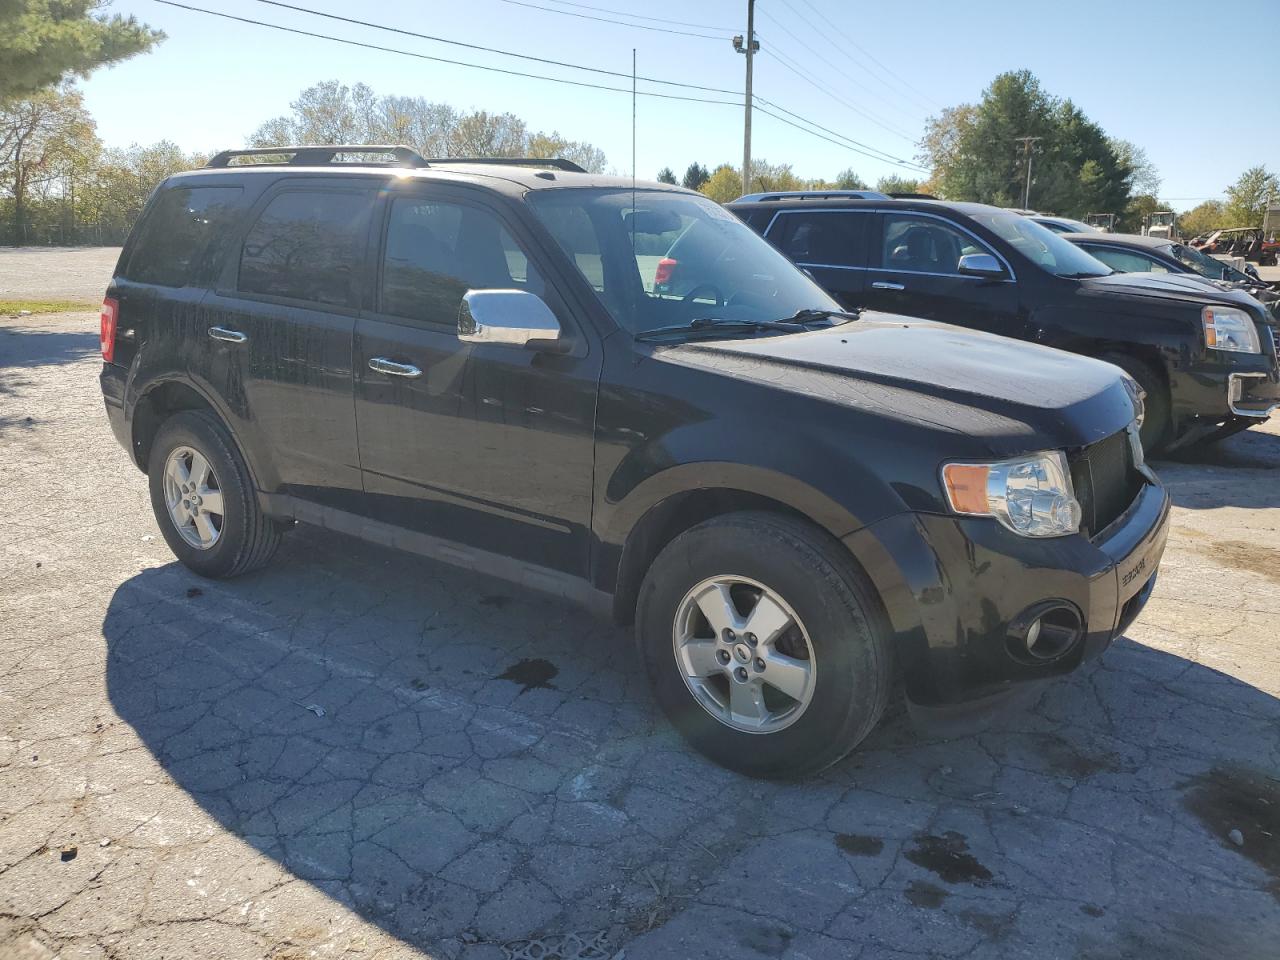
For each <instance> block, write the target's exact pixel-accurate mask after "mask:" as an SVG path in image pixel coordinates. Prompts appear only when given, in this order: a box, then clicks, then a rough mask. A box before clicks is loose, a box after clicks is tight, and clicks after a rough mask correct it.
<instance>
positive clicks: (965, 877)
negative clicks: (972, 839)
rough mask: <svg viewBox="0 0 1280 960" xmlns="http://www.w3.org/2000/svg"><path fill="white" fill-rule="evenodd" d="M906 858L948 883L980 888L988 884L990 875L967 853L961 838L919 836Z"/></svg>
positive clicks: (950, 833) (950, 834)
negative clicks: (965, 884)
mask: <svg viewBox="0 0 1280 960" xmlns="http://www.w3.org/2000/svg"><path fill="white" fill-rule="evenodd" d="M906 858H907V859H908V860H910V861H911V862H912V863H914V864H915V865H916V866H917V867H924V868H925V869H926V870H928V871H930V872H932V873H936V874H937V875H938V876H939V877H941V878H942V879H943V880H945V881H946V882H947V883H972V884H975V885H977V886H983V885H985V884H988V883H990V882H991V878H992V877H991V871H990V870H988V869H987V868H986V867H984V866H983V865H982V864H981V863H979V862H978V860H977V858H976V857H974V855H973V854H971V853H970V852H969V841H968V839H967V838H966V837H965V836H964V834H961V833H956V832H955V831H954V830H948V831H947V832H946V833H944V834H943V835H942V836H940V837H939V836H936V835H934V834H931V833H918V834H916V836H915V840H914V841H913V846H912V847H911V848H910V849H908V850H907V852H906Z"/></svg>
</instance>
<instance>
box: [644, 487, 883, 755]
mask: <svg viewBox="0 0 1280 960" xmlns="http://www.w3.org/2000/svg"><path fill="white" fill-rule="evenodd" d="M694 597H701V598H703V602H698V601H696V600H694V599H693V598H694ZM726 598H727V600H726ZM726 603H727V604H728V605H727V606H725V604H726ZM708 607H710V608H711V609H712V611H713V616H717V617H719V616H720V614H721V613H722V612H723V614H724V617H723V618H722V619H721V621H720V622H721V623H733V624H734V627H733V629H731V630H729V631H728V636H729V638H730V639H729V640H728V641H725V640H724V634H725V631H724V630H723V629H721V630H717V629H716V627H715V626H714V625H713V621H712V617H709V616H706V615H705V614H704V613H703V610H704V609H707V608H708ZM757 614H759V615H758V616H757ZM753 623H754V624H761V625H764V624H766V623H772V624H775V625H777V624H785V626H784V627H782V628H781V629H779V630H777V631H770V633H771V634H773V635H774V636H773V637H772V638H768V637H765V636H760V637H755V636H754V635H753V634H752V633H751V632H750V629H751V626H752V624H753ZM757 629H760V628H759V627H757ZM761 632H762V633H764V630H761ZM888 637H889V631H888V627H887V624H886V623H885V622H884V617H883V614H882V613H881V612H880V606H879V602H878V598H877V596H876V593H875V589H874V587H873V586H872V585H871V583H870V582H869V581H868V580H867V578H866V576H865V574H863V573H862V571H861V570H860V569H859V568H858V567H857V566H856V564H854V562H853V561H852V558H851V557H849V556H848V554H847V553H846V552H845V550H844V548H843V547H842V546H841V545H840V544H838V543H836V542H835V541H833V540H832V539H831V538H830V537H829V536H827V534H826V533H825V532H823V531H821V530H819V529H817V528H816V527H814V526H812V525H811V524H809V523H807V522H805V521H802V520H797V519H793V518H791V517H786V516H782V515H779V514H772V513H755V512H751V513H747V512H744V513H735V514H729V515H727V516H723V517H717V518H714V519H711V520H708V521H706V522H704V523H701V524H698V525H697V526H695V527H693V528H691V529H690V530H687V531H686V532H684V533H682V534H681V535H680V536H678V537H677V538H676V539H675V540H673V541H672V542H671V543H670V544H668V545H667V546H666V547H665V548H664V549H663V550H662V552H661V553H660V554H659V555H658V557H657V558H656V559H655V560H654V562H653V565H652V566H651V567H650V568H649V572H648V574H647V575H646V576H645V579H644V583H643V584H642V585H641V587H640V596H639V600H638V604H637V611H636V641H637V643H638V645H639V647H640V653H641V656H642V658H643V660H644V663H645V667H646V669H647V672H648V674H649V679H650V682H651V683H652V685H653V690H654V695H655V697H656V699H657V700H658V703H659V704H660V705H661V706H662V709H663V710H664V712H665V713H666V714H667V716H668V717H669V718H670V720H671V722H672V723H673V724H674V725H675V727H676V728H677V729H678V730H679V731H680V733H681V734H682V735H683V736H684V737H685V738H686V739H687V740H688V741H689V743H690V744H692V745H693V746H694V747H695V748H696V749H698V750H699V751H701V752H702V753H704V754H706V755H707V756H708V757H710V758H711V759H712V760H714V761H716V762H717V763H719V764H721V765H722V766H725V767H728V768H730V769H732V770H736V771H738V772H739V773H744V774H746V775H748V776H753V777H764V778H770V779H775V778H776V779H781V778H794V777H802V776H807V775H810V774H813V773H816V772H818V771H819V770H822V769H824V768H825V767H828V766H830V765H831V764H833V763H835V762H836V761H838V760H840V759H841V758H842V757H844V756H845V755H846V754H848V753H849V752H850V751H851V750H853V749H854V748H855V747H856V746H857V745H858V744H859V743H861V742H862V740H863V739H865V738H866V736H867V735H868V734H869V733H870V732H871V731H872V730H873V729H874V728H875V726H876V724H877V723H878V722H879V720H880V717H881V715H882V714H883V713H884V709H885V703H886V701H887V700H888V698H889V694H890V691H891V689H892V665H891V652H890V651H891V648H890V644H889V640H888ZM702 638H710V639H702ZM707 643H712V644H715V646H714V647H706V646H704V645H705V644H707ZM748 644H750V646H748ZM691 650H699V651H701V652H700V653H698V654H697V655H696V656H695V655H693V654H690V653H689V652H688V651H691ZM708 654H709V655H708ZM721 657H726V658H728V659H723V660H722V659H720V658H721ZM713 658H714V659H713ZM699 663H701V664H708V665H709V666H708V667H705V668H704V669H703V670H702V671H699V670H697V669H696V665H697V664H699ZM691 664H693V665H694V666H691ZM762 664H763V666H762ZM774 668H777V671H778V672H774V673H770V671H771V670H772V669H774ZM801 671H804V672H805V676H806V677H807V679H806V680H804V681H803V683H801V682H800V681H799V680H798V679H796V678H799V677H800V676H801ZM691 674H700V675H699V676H692V677H691ZM701 674H705V677H703V676H701ZM738 676H741V677H743V678H744V679H743V680H741V681H739V680H737V679H736V678H737V677H738ZM771 684H779V686H774V687H772V689H770V687H771ZM784 687H785V688H786V692H784V690H783V688H784ZM750 689H756V690H759V691H760V695H759V696H758V697H756V695H755V694H751V693H744V692H743V691H747V690H750ZM735 692H736V693H737V694H738V696H739V697H741V698H742V699H741V700H740V701H739V700H737V699H735ZM793 693H794V694H796V695H797V696H792V694H793ZM753 698H754V699H753ZM738 703H741V704H743V705H744V706H748V707H749V709H747V710H735V707H736V705H737V704H738ZM750 704H754V707H753V708H751V707H750ZM752 709H754V710H755V711H756V712H755V713H753V712H752Z"/></svg>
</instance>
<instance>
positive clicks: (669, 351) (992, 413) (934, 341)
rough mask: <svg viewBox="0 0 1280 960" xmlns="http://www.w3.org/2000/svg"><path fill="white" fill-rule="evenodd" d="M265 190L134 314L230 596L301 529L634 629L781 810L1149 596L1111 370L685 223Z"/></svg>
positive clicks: (188, 498)
mask: <svg viewBox="0 0 1280 960" xmlns="http://www.w3.org/2000/svg"><path fill="white" fill-rule="evenodd" d="M262 159H264V157H262V156H257V155H255V154H254V152H252V151H240V152H238V153H228V154H221V155H219V156H218V157H216V158H215V159H214V160H213V161H212V162H211V164H210V168H209V169H204V170H199V171H194V172H190V173H184V174H181V175H178V176H175V177H172V178H170V179H169V180H167V181H165V182H164V183H163V184H162V185H161V186H160V187H159V189H158V190H157V191H156V193H155V195H154V196H153V197H152V199H151V201H150V202H149V204H148V206H147V209H146V211H145V212H144V214H143V216H142V218H141V220H140V221H139V223H138V225H137V227H136V228H135V230H134V232H133V235H132V236H131V237H130V239H129V241H128V243H127V244H126V246H125V248H124V251H123V253H122V254H121V258H120V263H119V266H118V268H117V270H116V274H115V277H114V279H113V280H112V282H111V286H110V289H109V290H108V294H107V300H106V303H105V304H104V307H103V315H102V349H103V355H104V359H105V361H106V362H105V363H104V364H103V367H102V377H101V379H102V388H103V392H104V394H105V397H106V408H107V413H108V415H109V418H110V421H111V425H112V428H113V429H114V431H115V433H116V436H117V437H118V438H119V440H120V442H121V443H122V444H123V445H124V446H125V448H126V449H127V450H128V451H129V452H130V454H131V455H132V456H133V458H134V460H135V462H136V463H137V465H138V466H139V467H140V468H141V469H142V470H144V471H146V472H147V473H148V475H149V477H150V489H151V500H152V504H153V506H154V509H155V514H156V517H157V519H158V521H159V524H160V528H161V530H163V532H164V536H165V538H166V540H167V541H168V543H169V545H170V547H171V548H172V549H173V551H174V553H175V554H176V555H177V556H178V558H179V559H180V560H182V562H183V563H185V564H187V565H188V566H189V567H191V568H192V569H193V570H195V571H196V572H198V573H201V574H204V575H206V576H211V577H226V576H232V575H235V574H238V573H242V572H244V571H246V570H250V569H253V568H254V567H257V566H260V565H261V564H263V563H265V562H266V561H267V560H268V559H269V558H270V556H271V554H272V551H273V550H274V549H275V547H276V545H277V543H278V541H279V538H280V536H281V534H282V532H284V531H285V530H286V529H287V528H288V526H289V525H290V524H291V523H293V522H295V521H301V522H307V523H312V524H319V525H321V526H324V527H328V528H331V529H333V530H337V531H342V532H345V533H349V534H353V535H355V536H357V537H362V538H365V539H368V540H372V541H377V542H380V543H384V544H389V545H392V546H396V547H402V548H405V549H408V550H412V551H416V552H418V553H422V554H426V555H429V556H432V557H436V558H440V559H443V560H446V561H448V562H451V563H455V564H461V565H466V566H469V567H474V568H478V569H480V570H482V571H483V572H485V573H489V574H493V575H496V576H500V577H505V578H509V579H511V580H515V581H520V582H523V583H525V584H528V585H531V586H534V587H538V588H542V589H544V590H550V591H553V592H556V593H558V594H561V595H565V596H569V597H572V598H576V599H578V600H582V601H585V602H587V603H588V604H591V605H593V606H603V607H604V608H605V609H606V610H608V611H610V612H611V613H612V615H613V616H614V617H616V618H617V620H618V621H620V622H628V621H633V620H634V622H635V624H636V636H637V640H638V644H639V649H640V655H641V657H642V658H643V661H644V662H645V664H646V667H647V670H648V672H649V675H650V677H651V679H652V681H653V685H654V689H655V691H656V697H657V699H658V701H659V702H660V703H661V705H662V706H663V708H664V709H665V710H666V711H667V713H668V714H669V716H670V717H671V718H672V719H673V720H674V722H675V723H676V724H677V725H678V727H679V728H680V730H681V731H682V732H683V733H684V734H685V735H686V736H687V737H688V738H689V739H690V740H691V741H692V742H693V743H694V744H695V745H696V746H697V747H698V748H699V749H701V750H703V751H705V752H706V753H708V754H709V755H711V756H712V757H714V758H715V759H717V760H718V761H720V762H721V763H724V764H726V765H727V766H730V767H733V768H736V769H738V770H741V771H744V772H747V773H750V774H754V775H761V776H792V775H799V774H803V773H806V772H810V771H813V770H817V769H820V768H822V767H823V766H825V765H827V764H830V763H832V762H834V761H835V760H837V759H838V758H839V757H841V756H843V755H844V754H845V753H847V752H848V751H849V750H850V749H852V748H853V747H854V746H855V745H856V744H857V743H858V742H859V741H860V740H861V739H862V738H863V737H865V736H866V735H867V733H868V732H869V731H870V730H871V729H872V727H873V726H874V725H875V723H876V721H877V719H878V718H879V717H880V715H881V712H882V710H883V708H884V706H885V702H886V698H888V696H889V693H890V689H891V688H892V686H893V684H894V682H895V681H896V680H898V679H901V681H902V683H903V684H904V686H905V690H906V693H907V695H908V698H909V701H910V702H911V703H912V704H915V705H918V706H920V707H922V708H929V707H947V706H949V705H956V704H961V705H971V704H972V703H973V702H974V701H978V700H983V699H985V698H988V697H998V695H1000V694H1002V693H1004V692H1006V691H1009V690H1011V689H1015V688H1018V687H1019V685H1021V684H1023V683H1024V682H1026V681H1034V680H1038V679H1042V678H1047V677H1051V676H1054V675H1057V674H1062V673H1066V672H1068V671H1070V670H1072V669H1073V668H1075V667H1076V666H1078V665H1079V664H1080V663H1081V661H1082V660H1083V659H1084V658H1086V657H1089V656H1092V655H1095V654H1097V653H1098V652H1099V651H1101V650H1102V649H1103V648H1105V647H1106V646H1107V644H1108V643H1109V642H1110V641H1111V639H1112V638H1113V637H1114V636H1116V635H1117V634H1118V633H1119V632H1120V631H1122V630H1124V629H1125V628H1126V627H1127V626H1128V624H1129V623H1130V622H1131V621H1132V620H1133V618H1134V617H1135V616H1136V615H1137V614H1138V611H1139V610H1140V609H1141V607H1142V605H1143V604H1144V603H1145V601H1146V599H1147V597H1148V596H1149V595H1150V593H1151V590H1152V586H1153V584H1154V582H1155V574H1156V567H1157V565H1158V563H1159V561H1160V556H1161V553H1162V551H1163V548H1164V542H1165V535H1166V528H1167V524H1168V512H1169V502H1168V497H1167V496H1166V494H1165V491H1164V489H1163V488H1162V487H1161V486H1160V485H1159V484H1158V483H1157V482H1156V480H1155V478H1154V477H1153V476H1152V474H1151V473H1150V472H1149V471H1148V470H1147V468H1146V467H1145V466H1144V465H1143V460H1142V451H1141V447H1140V445H1139V444H1138V443H1137V440H1136V436H1137V434H1136V426H1135V423H1136V420H1135V417H1136V414H1137V411H1138V397H1137V392H1136V388H1134V387H1133V385H1132V383H1131V381H1129V380H1128V379H1127V378H1124V377H1123V376H1122V375H1121V374H1120V372H1119V371H1117V370H1116V369H1115V368H1114V367H1112V366H1109V365H1107V364H1104V363H1099V362H1097V361H1094V360H1089V359H1085V358H1082V357H1075V356H1072V355H1070V354H1067V353H1063V352H1061V351H1057V350H1050V349H1047V348H1043V347H1037V346H1032V345H1027V344H1021V343H1017V342H1014V341H1011V340H1008V339H1005V338H1001V337H994V336H989V335H987V334H982V333H976V332H973V331H968V330H963V329H960V328H957V327H949V326H945V325H942V324H937V323H933V322H929V321H921V320H916V319H912V318H907V317H896V316H887V315H878V314H872V313H866V314H862V315H861V316H860V317H859V316H854V315H852V314H848V313H845V312H842V311H841V308H840V306H839V305H838V304H837V303H836V302H835V301H833V300H832V299H831V298H830V297H828V296H827V295H826V294H825V293H823V292H822V290H821V289H820V288H819V287H818V286H817V285H816V284H815V283H813V282H812V281H811V280H810V279H809V278H808V277H806V276H805V275H804V274H803V273H802V272H800V271H799V270H797V269H796V268H795V267H794V266H793V265H792V264H790V263H789V262H788V261H787V260H786V258H785V257H783V256H782V255H781V254H779V253H778V252H777V251H776V250H774V249H773V248H772V247H771V246H769V245H768V244H767V243H765V242H764V241H763V240H761V239H760V237H758V236H757V235H756V234H755V233H753V232H752V231H751V230H749V229H748V228H747V227H745V226H744V225H743V224H742V223H741V222H740V221H739V220H737V219H736V218H735V217H734V216H732V215H731V214H729V213H727V212H726V211H725V210H724V209H723V208H722V207H720V206H718V205H716V204H714V203H711V202H710V201H708V200H706V199H705V198H703V197H701V196H699V195H698V194H696V193H692V192H689V191H686V190H681V189H679V188H675V187H667V186H664V185H662V184H650V183H642V184H634V183H632V182H631V181H630V180H623V179H621V178H615V177H599V176H592V175H588V174H585V173H582V172H579V171H576V170H575V169H574V168H573V167H572V165H571V164H567V163H564V162H556V161H537V162H529V163H521V162H519V161H508V162H506V163H505V164H504V165H493V164H485V163H482V162H478V161H476V162H467V161H456V160H454V161H436V160H432V161H426V160H423V159H421V158H420V157H418V156H417V155H416V154H413V153H412V152H410V151H407V150H404V149H402V148H387V147H382V148H373V147H367V148H366V147H328V148H317V147H307V148H288V149H285V148H273V149H272V150H270V151H266V156H265V159H266V160H269V161H271V162H266V163H254V162H253V161H256V160H262ZM677 238H678V239H679V241H680V243H681V244H682V245H683V247H684V248H685V249H686V250H688V251H689V252H690V257H691V259H693V258H695V257H696V258H699V259H700V260H701V263H702V266H701V267H700V268H699V272H698V273H697V275H696V276H694V277H693V282H692V288H691V289H690V290H688V291H687V292H685V293H683V294H680V295H674V294H668V293H663V292H661V290H660V289H658V287H659V284H658V283H657V278H658V276H659V274H660V273H661V271H662V270H663V269H664V266H663V264H662V260H663V254H664V253H665V252H666V251H667V250H669V249H670V248H671V247H672V245H673V244H674V243H675V242H676V240H677Z"/></svg>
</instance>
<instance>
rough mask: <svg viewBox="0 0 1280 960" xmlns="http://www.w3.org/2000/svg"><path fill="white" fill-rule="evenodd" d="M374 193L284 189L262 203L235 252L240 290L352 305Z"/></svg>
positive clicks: (354, 304) (355, 295)
mask: <svg viewBox="0 0 1280 960" xmlns="http://www.w3.org/2000/svg"><path fill="white" fill-rule="evenodd" d="M372 198H373V195H372V194H371V193H370V192H368V191H342V190H287V191H285V192H283V193H279V194H277V195H276V196H275V197H274V198H273V199H272V200H271V201H270V202H269V203H268V204H267V205H266V207H265V208H263V210H262V213H261V214H260V215H259V217H258V220H257V222H256V223H255V224H254V225H253V227H252V228H251V229H250V230H249V233H248V235H246V236H245V238H244V246H243V248H242V249H241V253H240V280H239V284H238V289H239V290H240V291H241V292H242V293H251V294H259V295H261V296H267V297H279V298H282V299H286V300H302V301H308V302H311V303H320V304H326V305H329V306H339V307H355V306H357V305H358V303H359V295H358V289H357V286H358V278H359V276H360V274H361V272H362V264H363V260H364V250H365V243H366V241H367V239H368V232H369V211H370V206H371V204H372Z"/></svg>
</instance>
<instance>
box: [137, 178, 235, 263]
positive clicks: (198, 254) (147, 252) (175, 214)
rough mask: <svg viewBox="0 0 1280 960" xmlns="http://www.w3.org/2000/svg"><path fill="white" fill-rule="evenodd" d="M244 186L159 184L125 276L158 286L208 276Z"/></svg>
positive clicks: (139, 228)
mask: <svg viewBox="0 0 1280 960" xmlns="http://www.w3.org/2000/svg"><path fill="white" fill-rule="evenodd" d="M242 192H243V191H242V189H241V188H240V187H234V186H226V187H165V188H161V191H160V193H159V194H157V196H156V198H155V201H154V202H153V203H152V205H151V207H150V208H149V209H148V211H147V213H146V215H145V216H144V217H143V219H142V222H141V223H139V224H138V227H137V235H136V239H135V240H134V243H133V250H132V252H131V253H130V255H129V265H128V268H127V269H126V270H125V272H124V276H125V278H126V279H128V280H132V281H134V282H135V283H153V284H156V285H158V286H162V287H185V286H187V285H189V284H193V283H199V282H201V281H204V280H207V279H208V278H209V276H210V274H211V270H212V266H211V265H212V261H213V260H214V259H216V254H217V252H218V251H219V250H220V249H221V247H222V244H223V242H225V240H226V238H227V234H228V233H229V231H230V227H231V226H232V224H233V222H234V220H235V216H236V211H237V208H238V206H239V203H240V195H241V193H242Z"/></svg>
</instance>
